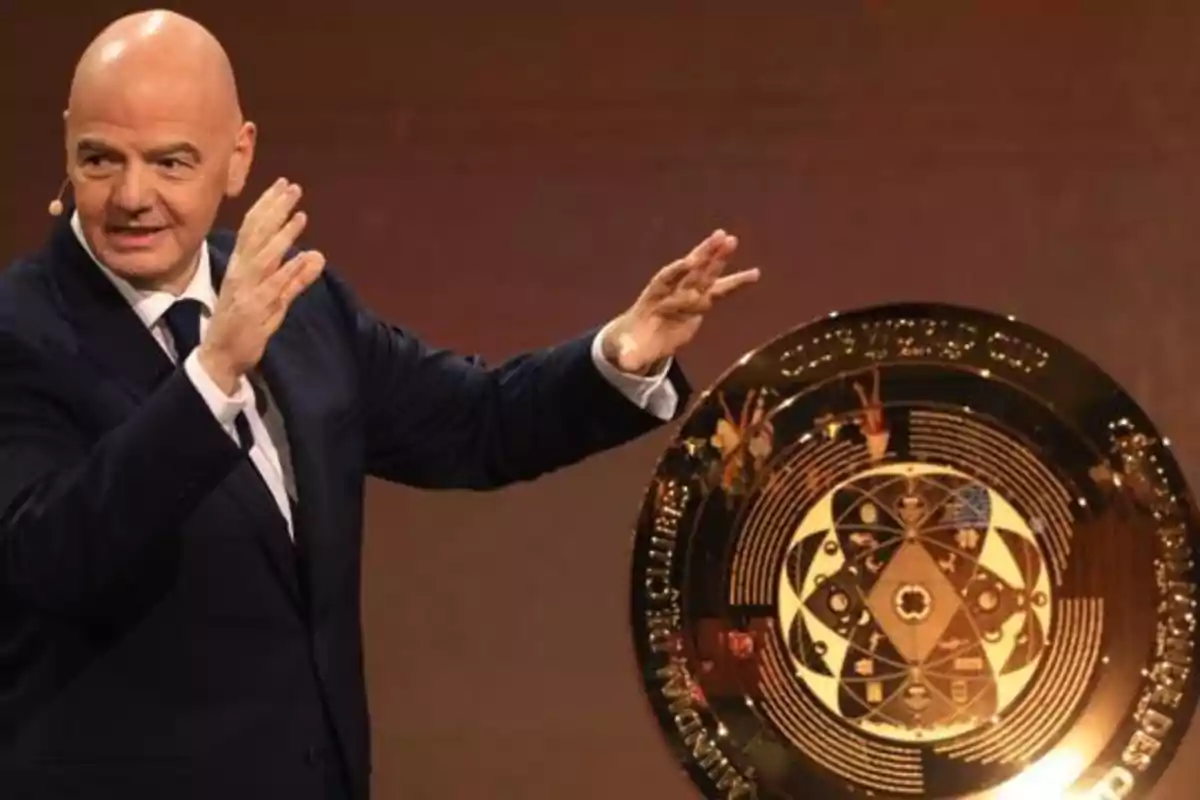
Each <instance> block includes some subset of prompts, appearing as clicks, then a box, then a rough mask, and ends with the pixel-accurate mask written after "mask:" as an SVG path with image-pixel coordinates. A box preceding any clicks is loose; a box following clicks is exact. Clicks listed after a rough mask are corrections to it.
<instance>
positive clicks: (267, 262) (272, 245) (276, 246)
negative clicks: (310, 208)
mask: <svg viewBox="0 0 1200 800" xmlns="http://www.w3.org/2000/svg"><path fill="white" fill-rule="evenodd" d="M307 225H308V215H307V214H305V213H304V212H303V211H297V212H296V214H295V216H293V217H292V218H291V219H289V220H288V221H287V224H285V225H284V226H283V228H281V229H280V230H278V231H276V232H275V234H274V235H273V236H272V237H271V238H270V239H269V240H268V241H267V242H266V243H265V244H264V245H263V247H262V249H261V250H260V251H259V255H258V257H257V259H256V260H257V261H258V262H259V264H258V268H259V274H260V275H261V276H266V275H270V274H272V273H274V272H276V271H277V270H278V267H279V262H281V261H282V260H283V257H284V256H285V255H286V254H287V251H288V250H289V249H290V248H291V247H292V245H294V244H295V243H296V240H297V239H299V238H300V234H301V232H303V231H304V228H305V226H307Z"/></svg>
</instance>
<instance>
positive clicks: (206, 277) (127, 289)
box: [71, 211, 217, 328]
mask: <svg viewBox="0 0 1200 800" xmlns="http://www.w3.org/2000/svg"><path fill="white" fill-rule="evenodd" d="M71 230H72V231H74V232H75V238H76V239H78V240H79V244H80V245H81V246H82V247H83V249H84V250H85V251H86V252H87V254H88V255H89V256H90V257H91V259H92V261H93V262H95V264H96V266H97V267H99V268H100V271H101V272H103V273H104V274H105V275H106V276H107V277H108V279H109V280H110V281H112V283H113V285H114V286H116V287H117V291H119V292H120V293H121V296H122V297H124V298H125V300H126V301H128V303H129V305H130V306H132V308H133V310H134V312H135V313H136V314H137V315H138V318H139V319H141V321H142V324H143V325H145V326H146V327H147V328H153V327H154V326H155V325H157V324H158V321H159V320H160V319H161V318H162V315H163V314H165V313H167V309H168V308H170V307H171V304H172V303H174V302H175V301H176V300H182V299H183V298H190V299H193V300H198V301H200V304H201V305H203V306H204V310H205V312H206V313H208V314H211V313H212V310H213V306H215V305H216V302H217V293H216V290H215V289H213V283H212V264H211V262H210V261H209V256H208V242H207V241H205V242H201V243H200V261H199V263H198V264H197V268H196V272H195V274H193V275H192V280H191V282H190V283H188V285H187V288H186V289H184V290H183V292H182V293H181V294H180V295H179V297H176V296H175V295H173V294H171V293H170V292H162V291H154V290H144V289H138V288H136V287H135V286H133V284H131V283H130V282H129V281H127V280H125V279H124V278H122V277H121V276H120V275H117V274H116V273H115V272H113V271H112V270H110V269H109V268H108V267H106V266H104V264H102V263H100V259H98V258H96V254H95V253H93V252H92V248H91V247H89V246H88V243H87V239H86V238H84V235H83V227H82V226H81V225H80V223H79V212H78V211H76V212H75V213H74V214H72V215H71Z"/></svg>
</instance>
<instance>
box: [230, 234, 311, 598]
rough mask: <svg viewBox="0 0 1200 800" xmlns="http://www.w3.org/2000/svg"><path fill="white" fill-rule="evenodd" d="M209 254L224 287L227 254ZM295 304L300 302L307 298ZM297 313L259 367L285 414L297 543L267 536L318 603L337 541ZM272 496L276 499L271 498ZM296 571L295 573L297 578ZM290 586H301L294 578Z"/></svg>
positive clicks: (300, 317)
mask: <svg viewBox="0 0 1200 800" xmlns="http://www.w3.org/2000/svg"><path fill="white" fill-rule="evenodd" d="M209 252H210V257H211V260H212V272H213V285H214V286H215V287H216V288H217V289H218V291H219V290H220V287H221V282H222V281H223V280H224V277H225V270H226V267H227V265H228V254H227V253H225V252H224V251H223V250H220V249H217V248H214V247H211V246H210V248H209ZM296 302H297V305H298V304H299V303H300V302H302V298H301V299H300V300H297V301H296ZM297 312H298V309H297V308H296V307H295V306H293V309H292V310H291V312H290V313H289V314H288V315H287V316H286V317H285V318H284V322H283V324H282V325H281V327H280V329H279V330H278V331H276V333H275V335H274V336H272V337H271V339H270V340H269V341H268V343H267V348H266V351H265V352H264V354H263V358H262V360H261V362H260V363H259V368H258V371H259V373H260V375H261V376H262V378H263V380H265V381H266V384H267V387H268V389H270V392H271V397H272V399H273V400H274V401H275V403H276V404H277V405H278V406H279V412H280V415H281V416H282V417H283V422H284V430H285V432H286V436H287V440H288V449H289V452H290V453H291V463H292V472H293V478H294V480H295V486H296V496H297V497H296V499H295V500H294V501H293V503H292V528H293V531H294V533H295V537H296V541H295V543H294V544H293V543H292V542H291V541H289V540H287V533H286V531H284V533H283V535H282V536H281V537H276V536H270V537H268V538H267V539H266V545H267V548H268V550H269V552H270V553H271V554H272V556H273V557H274V558H275V559H276V560H277V561H278V562H279V563H280V564H283V565H294V569H295V570H296V571H298V572H299V580H300V582H301V585H300V587H299V592H300V596H301V598H302V599H303V600H305V601H307V603H308V605H309V606H310V607H311V606H312V605H314V604H316V603H317V602H319V596H318V593H317V588H318V587H319V586H320V585H321V578H320V576H321V574H322V571H323V569H324V568H326V567H328V566H329V565H330V564H331V563H334V562H333V561H332V559H331V558H330V556H332V555H333V553H332V552H331V550H330V549H329V545H331V544H332V543H331V542H327V541H326V539H325V537H324V536H323V535H322V534H323V532H325V531H327V530H329V526H327V525H324V524H321V521H322V520H323V519H325V516H326V506H327V504H328V497H327V494H326V492H325V487H326V486H327V481H326V477H325V468H324V466H323V464H322V462H321V459H320V457H319V456H320V453H321V452H322V440H321V438H320V437H321V436H322V435H323V428H322V427H321V424H320V418H319V414H318V407H317V404H316V403H315V401H314V394H313V392H319V387H316V386H313V385H312V382H311V380H308V381H306V376H307V375H311V366H310V364H309V361H308V354H309V349H308V348H307V347H306V336H305V333H306V332H305V329H304V320H303V315H302V314H300V313H297ZM264 491H265V487H264ZM268 499H270V500H271V501H272V502H274V501H273V499H272V498H268ZM296 571H290V575H291V577H292V579H293V581H294V579H295V578H296ZM291 585H292V587H293V588H294V589H295V588H297V587H296V584H295V583H294V582H293V583H292V584H291Z"/></svg>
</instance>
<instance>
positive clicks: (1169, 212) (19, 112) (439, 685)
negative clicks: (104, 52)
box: [0, 0, 1200, 800]
mask: <svg viewBox="0 0 1200 800" xmlns="http://www.w3.org/2000/svg"><path fill="white" fill-rule="evenodd" d="M171 5H172V7H175V8H178V9H181V10H185V11H188V12H190V13H193V14H194V15H197V16H199V18H201V19H202V20H203V21H205V22H206V23H207V24H209V25H210V26H211V27H212V28H213V29H214V30H215V31H216V32H217V33H218V35H219V36H221V37H222V38H223V39H224V40H225V41H226V43H227V45H228V47H229V49H230V51H231V53H232V55H233V58H234V60H235V62H236V65H237V67H238V69H239V76H240V80H241V85H242V87H243V92H244V100H245V105H246V107H247V109H248V112H249V113H250V114H251V115H252V116H253V117H254V118H255V119H256V120H257V121H258V122H259V123H260V125H261V128H262V139H261V150H260V158H259V162H258V164H257V168H256V172H255V175H256V178H255V181H254V183H253V185H252V187H251V189H252V192H251V193H250V194H251V195H252V196H255V195H257V193H258V191H260V190H261V189H262V188H264V187H265V186H266V184H267V183H268V182H269V181H270V180H271V179H273V178H274V177H276V176H277V175H280V174H285V175H287V176H288V177H291V178H293V179H296V180H299V181H301V182H302V183H303V184H304V185H305V188H306V196H307V198H308V200H307V208H308V209H309V211H310V212H311V216H312V219H313V222H312V224H311V226H310V230H311V231H312V235H311V240H312V242H314V243H319V245H320V246H321V247H322V249H324V250H325V252H326V253H327V254H329V255H330V257H331V259H332V261H333V263H334V264H336V265H337V266H338V267H340V268H341V269H342V270H343V271H344V272H346V273H348V274H349V275H350V276H351V277H352V279H353V282H354V283H355V284H356V285H357V287H358V288H359V289H360V290H361V291H362V293H363V294H364V295H365V297H367V298H368V299H369V300H370V301H371V303H372V304H373V305H374V306H375V307H376V308H377V309H378V310H379V311H381V312H382V313H384V314H385V315H387V316H389V317H391V318H393V319H395V320H397V321H401V322H403V323H405V324H408V325H411V326H413V327H414V328H415V329H416V330H418V331H419V332H421V333H423V334H425V335H426V336H427V337H428V338H430V339H431V340H433V341H435V342H437V343H440V344H447V345H450V346H453V347H456V348H461V349H464V350H472V351H478V352H483V353H484V354H486V355H487V356H489V357H492V358H499V357H502V356H504V355H507V354H510V353H513V352H515V351H517V350H519V349H521V348H526V347H531V346H536V345H541V344H546V343H550V342H553V341H555V340H558V339H561V338H563V337H566V336H568V335H571V334H574V333H575V332H577V331H579V330H581V329H582V328H584V327H585V326H591V325H593V324H595V323H598V322H601V321H603V320H605V319H607V318H608V317H609V316H611V315H612V314H614V313H616V312H618V311H619V310H621V308H623V306H624V305H625V304H626V303H628V302H629V301H631V300H632V298H633V296H634V294H635V293H636V292H637V291H638V289H639V288H640V287H641V285H642V283H643V281H644V279H645V278H647V277H648V276H649V275H650V273H651V272H652V271H653V270H654V269H656V268H657V267H658V266H659V265H660V264H662V263H664V262H665V261H667V260H669V259H670V258H672V257H674V256H675V255H677V254H679V253H682V252H683V251H684V250H686V249H687V248H688V247H690V246H691V244H692V243H693V242H694V241H696V240H697V239H699V238H700V237H702V236H703V235H704V234H706V233H707V232H708V231H709V230H711V229H712V228H713V227H715V226H717V225H723V226H727V227H728V228H729V229H730V230H732V231H734V232H736V233H737V234H739V235H740V236H741V237H742V241H743V243H744V244H743V250H742V253H743V255H742V259H741V261H742V263H743V264H746V265H749V264H758V265H762V266H763V268H764V270H765V277H764V281H763V283H762V284H761V285H760V286H759V287H758V288H757V289H755V290H754V291H753V292H752V293H750V294H747V295H746V296H744V297H742V298H739V299H738V300H737V301H736V302H732V303H730V304H729V306H728V307H726V308H723V309H722V310H721V312H720V313H719V314H717V315H715V316H714V317H713V318H712V320H711V322H710V323H709V324H707V325H706V327H705V329H704V330H703V331H702V335H701V338H700V340H699V341H697V342H696V343H695V344H694V346H693V347H692V348H691V349H690V350H689V351H688V352H687V355H686V360H685V364H686V367H687V368H688V369H689V370H690V373H691V375H692V377H693V378H694V380H695V381H696V382H697V383H698V384H700V385H704V384H707V383H708V382H709V381H711V380H712V379H713V378H715V377H716V375H717V374H718V373H719V372H720V371H721V370H722V369H723V367H724V366H725V365H726V364H728V363H730V362H731V361H732V360H733V359H734V358H736V357H737V356H739V355H740V354H741V353H742V352H744V351H745V350H747V349H750V348H752V347H754V346H756V345H757V344H758V343H760V342H762V341H763V340H765V339H766V338H768V337H770V336H772V335H773V334H775V333H776V332H778V331H780V330H781V329H784V328H787V327H790V326H792V325H794V324H796V323H798V322H800V321H803V320H805V319H808V318H810V317H812V316H814V315H818V314H822V313H824V312H826V311H828V310H831V309H833V308H845V307H849V306H855V305H859V304H864V303H871V302H879V301H887V300H895V299H910V298H924V299H931V300H945V301H955V302H964V303H970V304H977V305H983V306H986V307H989V308H993V309H996V310H1002V311H1006V312H1011V313H1014V314H1016V315H1018V316H1019V317H1022V318H1024V319H1026V320H1028V321H1030V322H1033V323H1034V324H1036V325H1039V326H1042V327H1044V328H1046V329H1048V330H1049V331H1051V332H1052V333H1055V334H1058V335H1059V336H1061V337H1063V338H1065V339H1066V340H1067V341H1069V342H1071V343H1072V344H1075V345H1076V346H1077V347H1079V348H1081V349H1083V350H1085V351H1086V352H1087V353H1089V354H1090V355H1092V356H1093V357H1095V358H1096V359H1097V360H1098V361H1099V362H1100V363H1101V364H1102V365H1103V366H1104V367H1105V368H1107V369H1108V370H1109V371H1110V372H1112V373H1113V375H1114V376H1115V377H1117V378H1118V379H1119V380H1120V381H1122V382H1123V383H1125V384H1126V385H1127V386H1128V387H1130V388H1131V389H1132V390H1133V391H1134V393H1135V394H1136V396H1137V397H1138V398H1139V399H1140V400H1141V401H1142V402H1143V403H1144V404H1145V405H1146V406H1147V407H1148V410H1149V411H1150V412H1151V413H1152V415H1153V416H1154V417H1155V418H1156V419H1157V420H1159V421H1160V424H1161V426H1162V427H1164V428H1165V429H1166V430H1167V431H1169V432H1170V434H1171V435H1172V437H1173V438H1174V439H1175V441H1176V442H1177V443H1178V452H1179V454H1180V456H1181V458H1182V459H1183V461H1184V463H1185V466H1186V468H1187V470H1188V473H1189V475H1190V476H1191V477H1192V479H1193V480H1195V479H1196V478H1197V473H1196V470H1197V465H1200V403H1198V402H1197V400H1196V391H1197V389H1198V388H1200V385H1198V381H1197V379H1196V378H1194V377H1193V369H1194V368H1195V366H1196V365H1197V363H1198V362H1197V349H1198V347H1200V345H1197V343H1196V340H1195V333H1194V332H1195V330H1196V323H1195V312H1194V304H1195V299H1196V297H1197V288H1196V279H1195V278H1194V277H1193V276H1194V275H1195V265H1196V262H1197V258H1198V257H1200V225H1198V224H1197V219H1198V216H1200V144H1198V142H1200V139H1198V137H1197V134H1198V133H1200V114H1198V112H1197V101H1198V100H1200V47H1198V45H1200V5H1197V4H1195V3H1192V2H1177V3H1165V2H1163V3H1152V2H1138V3H1130V2H1121V3H1116V2H1056V3H1034V2H1028V1H1027V0H1004V1H1003V2H1000V1H997V2H991V3H983V2H963V1H962V0H956V1H955V2H923V3H913V2H887V1H885V0H875V2H850V1H849V0H824V1H820V2H819V1H817V0H811V1H810V2H804V3H797V2H792V3H774V4H771V3H765V2H763V3H756V4H750V3H746V4H737V3H729V2H721V3H717V2H697V1H696V0H692V2H682V1H679V2H638V3H633V2H627V3H616V2H613V1H612V0H610V1H609V2H607V3H605V4H602V5H601V4H597V5H596V6H595V8H597V9H599V8H603V9H604V10H603V11H601V10H593V11H584V10H578V8H577V7H576V4H574V3H567V2H562V3H550V2H542V3H494V4H493V3H484V2H482V0H481V1H480V2H477V3H474V4H466V3H455V2H451V1H450V0H440V1H439V2H429V3H416V2H399V3H396V4H392V5H384V4H382V3H379V4H376V5H373V6H372V5H368V4H366V3H362V2H351V0H339V2H336V3H326V4H319V5H314V6H312V7H311V9H309V8H306V7H303V6H301V5H300V4H296V3H293V4H283V3H256V2H252V0H239V2H228V0H210V2H203V3H201V2H196V3H191V4H183V3H176V4H171ZM579 5H580V6H582V4H579ZM472 6H474V7H472ZM622 7H624V8H625V9H631V10H623V9H622ZM134 8H136V7H135V6H132V5H128V4H124V3H116V2H100V3H98V4H96V5H95V6H94V7H93V8H92V9H91V10H87V7H86V5H85V4H84V3H78V4H76V3H67V2H57V1H56V0H42V1H41V2H29V1H28V0H0V9H2V10H3V17H2V19H3V24H2V25H0V109H2V111H0V117H2V123H0V175H2V176H3V191H2V192H0V246H2V247H0V249H2V250H3V251H4V252H5V253H9V254H10V255H11V254H15V253H16V252H17V251H18V250H25V249H28V248H32V247H34V246H35V245H37V244H38V242H39V241H40V239H41V237H42V236H43V234H44V232H45V230H46V227H47V222H48V220H47V218H46V216H45V211H44V208H45V204H46V202H47V201H49V200H50V199H51V197H52V196H53V195H54V192H55V189H56V187H57V185H58V181H59V179H60V177H61V175H62V154H61V140H60V117H59V111H60V109H61V107H62V104H63V102H64V100H65V96H66V87H67V83H68V81H69V77H70V71H71V69H72V66H73V63H74V60H75V57H76V55H77V54H78V52H79V50H80V49H81V48H82V47H83V46H84V45H85V43H86V42H87V40H88V39H89V38H90V37H91V36H92V35H93V34H94V33H96V32H97V31H98V29H99V28H100V27H101V26H102V25H103V24H104V23H105V22H107V21H108V20H109V19H111V18H112V17H114V16H116V15H118V14H120V13H124V12H126V11H129V10H133V9H134ZM572 8H576V10H570V9H572ZM749 8H752V9H754V10H746V9H749ZM785 8H786V9H789V10H786V11H784V10H777V9H785ZM480 9H484V10H480ZM632 9H637V10H632ZM249 199H250V198H249V197H248V198H247V199H246V200H245V201H243V202H239V203H238V204H236V205H235V206H233V207H231V208H230V209H229V212H230V213H229V214H228V215H227V221H229V222H235V221H236V220H237V218H238V215H240V213H241V211H243V210H244V208H245V207H246V204H247V203H248V202H249ZM665 436H666V433H665V432H664V433H662V434H659V435H656V436H652V437H649V438H647V439H646V440H644V441H641V442H639V443H637V444H635V445H633V446H629V447H626V448H625V449H623V450H621V451H619V452H614V453H610V454H606V455H604V456H601V457H598V458H595V459H593V460H591V461H589V462H588V463H587V464H585V465H582V466H580V467H578V468H576V469H573V470H570V471H567V472H564V473H562V474H559V475H555V476H552V477H550V478H547V479H544V480H542V481H540V482H539V483H537V484H535V485H531V486H523V487H519V488H514V489H511V490H509V491H505V492H501V493H498V494H492V495H488V496H469V495H465V494H429V493H426V494H420V493H416V492H413V491H410V490H407V489H403V488H399V487H390V486H383V485H376V486H374V487H373V488H372V490H371V495H370V511H369V528H370V530H369V538H370V544H369V547H368V554H367V558H368V565H367V575H368V579H367V583H366V586H365V596H366V609H367V619H366V625H367V628H368V635H369V650H368V658H369V679H370V690H371V701H372V705H373V710H374V725H375V733H376V739H375V748H376V764H377V769H376V780H375V786H376V789H377V794H376V796H377V797H379V798H384V799H389V800H390V798H439V800H449V799H451V798H472V800H474V799H475V798H522V799H524V798H554V799H555V800H560V799H561V798H573V800H589V799H590V798H611V797H639V798H640V797H647V798H661V800H667V799H668V798H678V799H679V800H685V798H689V797H692V796H694V794H693V792H692V791H691V790H690V788H689V785H688V784H687V782H686V781H685V780H684V779H683V778H682V777H681V776H680V774H679V771H678V770H677V769H676V768H675V766H674V765H673V764H672V763H671V762H670V760H669V759H668V757H667V755H666V751H665V750H664V748H663V747H662V745H661V743H660V739H659V735H658V732H657V730H656V728H655V727H654V725H653V724H652V723H651V721H650V718H649V717H648V714H647V710H646V707H645V704H644V701H643V700H642V698H641V696H640V689H639V685H638V681H637V676H636V671H635V669H634V665H633V661H632V656H631V651H630V645H629V636H628V631H627V624H626V597H627V592H626V581H627V569H628V556H629V536H630V526H631V521H632V519H633V516H634V514H635V511H636V509H637V506H638V503H639V501H640V496H641V491H642V489H643V486H644V484H645V482H646V480H647V479H648V477H649V475H650V472H651V469H652V467H653V463H654V460H655V458H656V455H657V452H658V450H659V448H660V447H661V446H662V445H663V444H664V441H665ZM1198 755H1200V745H1198V744H1197V743H1196V741H1195V740H1191V741H1190V744H1189V747H1188V749H1187V751H1186V753H1185V756H1186V758H1185V759H1181V762H1180V764H1179V765H1178V767H1176V768H1174V770H1173V772H1172V773H1170V774H1169V775H1168V783H1166V784H1165V785H1164V787H1163V788H1164V791H1160V792H1159V793H1157V795H1156V796H1157V797H1158V798H1161V800H1175V798H1189V797H1192V796H1193V791H1194V790H1193V789H1192V788H1190V782H1191V778H1190V776H1189V775H1188V774H1187V773H1188V772H1189V771H1191V772H1192V773H1193V774H1194V773H1195V771H1196V770H1195V767H1194V766H1192V765H1189V764H1186V763H1183V762H1184V761H1185V760H1186V761H1191V762H1193V763H1194V762H1195V761H1196V760H1197V758H1196V757H1197V756H1198Z"/></svg>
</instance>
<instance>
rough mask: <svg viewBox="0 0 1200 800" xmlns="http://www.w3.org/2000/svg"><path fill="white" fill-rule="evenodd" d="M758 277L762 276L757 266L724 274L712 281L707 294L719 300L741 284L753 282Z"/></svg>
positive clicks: (746, 284) (745, 284) (741, 285)
mask: <svg viewBox="0 0 1200 800" xmlns="http://www.w3.org/2000/svg"><path fill="white" fill-rule="evenodd" d="M760 277H762V272H761V270H759V269H758V267H755V268H754V269H744V270H742V271H741V272H735V273H733V274H732V275H724V276H722V277H720V278H717V279H716V280H715V281H713V285H712V288H710V289H709V290H708V296H709V297H711V298H713V299H714V300H720V299H721V298H722V297H725V296H727V295H729V294H731V293H733V292H735V291H737V290H738V289H740V288H742V287H743V286H749V285H750V284H752V283H755V282H756V281H758V279H759V278H760Z"/></svg>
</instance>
